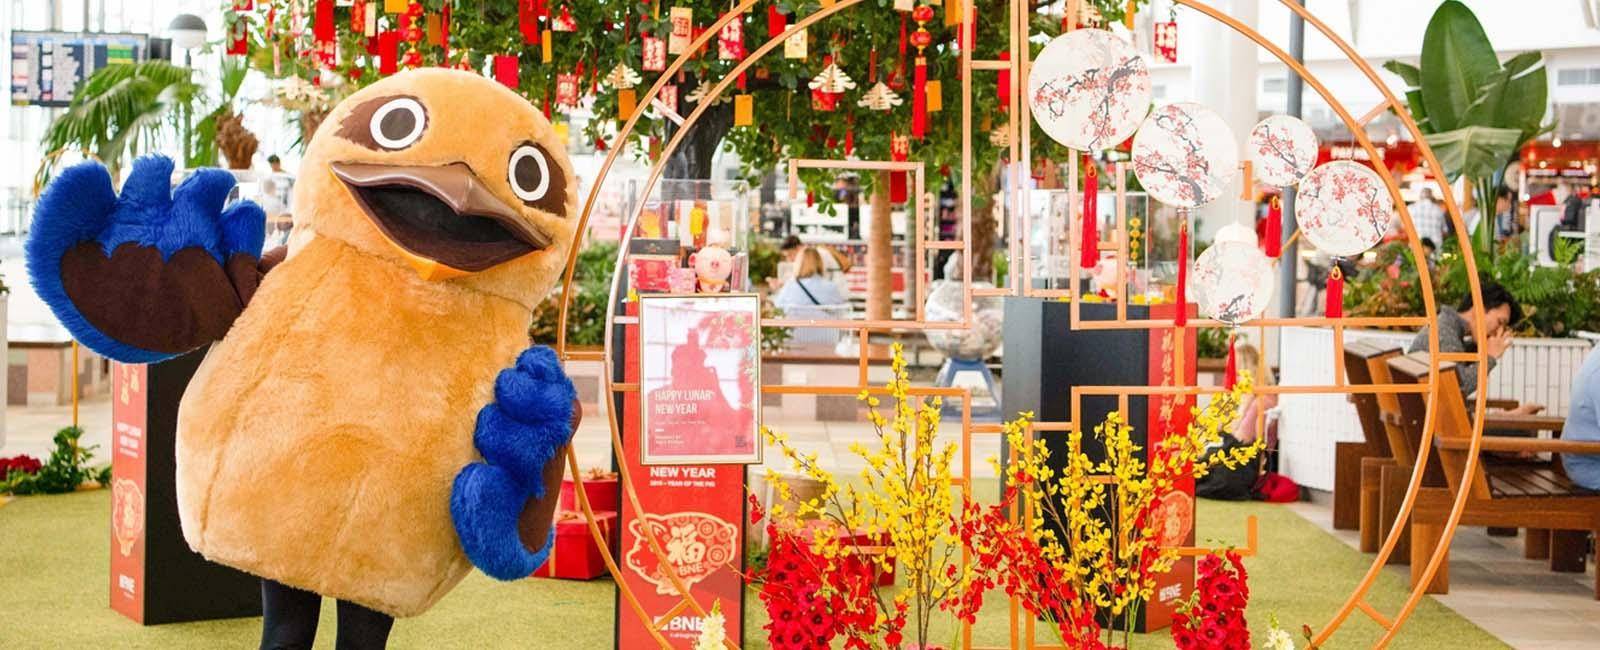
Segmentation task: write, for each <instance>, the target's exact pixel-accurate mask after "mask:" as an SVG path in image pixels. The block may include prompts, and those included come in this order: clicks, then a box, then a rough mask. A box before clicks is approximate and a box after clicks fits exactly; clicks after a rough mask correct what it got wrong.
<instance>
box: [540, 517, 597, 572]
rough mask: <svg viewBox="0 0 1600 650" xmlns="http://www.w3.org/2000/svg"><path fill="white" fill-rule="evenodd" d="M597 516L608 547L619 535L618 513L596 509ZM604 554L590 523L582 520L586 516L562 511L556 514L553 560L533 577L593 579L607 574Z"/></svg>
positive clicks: (547, 561) (551, 554)
mask: <svg viewBox="0 0 1600 650" xmlns="http://www.w3.org/2000/svg"><path fill="white" fill-rule="evenodd" d="M594 517H595V523H596V524H598V525H599V526H600V533H601V535H603V536H605V538H606V546H610V545H611V544H612V542H613V541H614V539H615V535H616V529H617V525H616V524H617V513H616V512H615V511H607V512H601V511H599V510H596V511H595V513H594ZM604 552H605V551H604V550H602V549H601V548H600V547H599V546H598V545H596V544H595V543H594V536H593V535H591V534H589V521H588V520H586V519H584V518H583V513H581V512H562V513H560V514H557V515H556V540H555V546H553V547H551V549H550V559H548V560H546V561H545V563H544V565H543V566H541V567H539V568H537V569H534V571H533V576H532V577H534V578H563V579H566V580H593V579H595V578H598V577H600V576H603V575H605V573H606V562H605V559H604V558H603V556H602V555H601V554H602V553H604Z"/></svg>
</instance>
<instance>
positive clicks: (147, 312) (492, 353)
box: [27, 69, 578, 648]
mask: <svg viewBox="0 0 1600 650" xmlns="http://www.w3.org/2000/svg"><path fill="white" fill-rule="evenodd" d="M171 183H172V162H171V161H169V160H167V159H165V158H160V157H146V158H141V159H139V160H137V161H136V162H135V163H134V166H133V170H132V172H131V173H130V175H129V177H128V179H127V182H126V183H125V184H124V185H123V187H122V191H121V194H120V195H119V194H117V193H116V192H115V190H114V189H113V186H112V179H111V178H110V177H109V175H108V174H107V172H106V170H105V168H104V167H102V166H100V165H99V164H97V163H86V164H82V165H78V166H76V167H73V168H70V169H68V170H66V171H65V172H64V173H62V174H61V175H60V177H59V178H57V179H56V180H55V182H54V183H52V184H51V185H50V186H49V187H48V188H47V189H46V191H45V193H44V195H43V197H41V199H40V201H39V204H38V209H37V210H36V213H35V221H34V224H33V231H32V235H31V236H30V239H29V241H28V243H27V255H28V268H29V271H30V274H31V276H32V281H33V284H34V286H35V288H36V290H37V291H38V293H39V295H40V296H41V297H42V298H43V299H44V300H45V301H46V302H47V303H48V304H49V305H50V307H51V308H52V309H53V310H54V311H55V313H56V315H57V316H58V317H59V318H60V319H61V321H62V322H63V323H64V324H65V325H66V326H67V327H68V328H69V329H70V330H71V331H72V333H73V334H74V335H75V336H76V337H77V338H78V340H80V341H82V342H83V343H84V344H85V345H88V346H89V347H90V348H92V349H94V350H96V351H98V352H100V353H102V354H104V355H106V356H108V357H111V358H113V359H116V360H119V361H124V362H129V363H154V362H158V361H161V360H163V359H167V358H170V357H173V356H176V355H179V354H183V353H185V352H189V351H192V350H195V349H198V348H200V347H203V346H205V345H208V344H209V345H211V348H210V351H209V352H208V353H207V355H206V357H205V360H204V362H203V363H202V364H201V366H200V368H199V370H198V372H197V373H196V374H195V376H194V379H193V381H191V382H190V384H189V387H188V390H187V392H186V393H185V394H184V396H183V401H182V404H181V407H180V410H179V416H178V431H177V495H178V506H179V511H180V514H181V516H182V520H183V533H184V537H185V538H186V539H187V540H188V542H189V545H190V546H192V547H193V548H194V549H195V550H196V551H198V552H200V553H202V554H203V555H205V556H206V557H207V558H210V559H211V560H214V561H217V562H220V563H223V564H227V565H230V566H233V567H237V568H239V569H241V570H244V571H247V572H250V573H252V574H255V575H258V576H260V577H261V579H262V592H263V597H264V604H263V609H264V610H265V612H264V613H265V620H264V623H263V635H262V636H263V638H262V646H263V647H274V648H278V647H281V648H295V647H310V644H311V641H312V637H313V636H314V634H315V632H316V623H317V614H318V610H319V607H320V606H319V603H320V598H321V596H329V597H332V598H336V599H338V600H339V601H340V602H339V640H340V643H339V646H340V647H341V648H343V647H381V646H382V645H383V644H384V643H385V642H386V640H387V636H388V633H389V628H390V626H391V624H392V622H393V619H392V618H391V617H392V616H413V615H416V614H420V613H422V612H423V611H425V610H427V609H428V608H429V607H430V606H432V605H433V604H434V603H435V602H437V601H438V600H439V598H440V597H442V596H444V594H445V593H446V592H448V591H450V589H451V588H452V587H454V586H455V584H456V583H457V582H459V581H460V580H461V578H462V577H463V576H465V575H466V573H467V571H468V570H469V569H470V568H471V566H473V565H476V566H477V567H479V568H480V569H482V570H483V571H484V572H486V573H488V574H490V575H492V576H495V577H497V578H501V579H514V578H520V577H524V576H527V575H528V574H529V573H531V572H532V571H533V570H534V569H535V568H537V567H538V566H539V565H540V564H542V563H543V562H544V560H545V558H546V557H547V556H548V553H549V549H550V545H551V543H552V541H553V540H552V532H553V525H552V520H553V518H554V510H555V505H556V501H557V498H556V497H557V494H556V493H557V492H558V490H556V489H555V488H556V487H557V486H558V485H559V482H560V480H561V476H562V462H563V457H562V454H563V453H564V447H565V446H566V445H567V444H568V441H569V439H570V437H571V433H572V429H573V427H574V426H575V425H576V418H577V416H578V412H577V410H576V405H575V399H574V398H575V395H574V392H573V388H572V384H571V382H570V381H569V380H568V379H567V377H566V375H565V374H564V373H563V371H562V368H561V365H560V363H559V361H558V360H557V358H556V356H555V354H554V353H553V352H552V351H551V350H550V349H548V348H544V347H533V348H530V347H529V341H528V324H529V321H530V318H531V312H532V309H533V307H534V305H536V304H537V303H539V302H540V301H541V300H543V299H544V298H545V296H546V295H547V294H548V292H549V289H550V287H551V285H552V283H553V282H554V281H555V280H556V279H557V277H558V276H559V275H560V274H561V273H562V272H563V270H564V268H565V266H564V265H565V262H566V257H567V253H568V251H569V250H570V248H571V246H572V245H573V240H574V237H575V231H576V228H577V225H576V219H577V216H576V214H575V213H576V210H575V207H576V205H577V197H576V194H577V184H576V182H575V180H574V176H573V171H572V163H571V162H570V161H569V160H568V158H567V154H566V150H565V145H564V143H563V142H562V141H561V140H560V139H559V138H558V137H557V135H556V132H555V130H554V129H552V128H551V125H550V123H549V122H548V121H547V120H546V119H545V118H544V117H543V116H542V115H541V114H540V113H539V111H537V110H535V109H534V107H533V106H531V105H529V104H528V103H527V102H526V101H524V100H523V99H522V98H521V97H519V96H517V95H516V94H515V93H513V92H512V91H510V90H509V89H507V88H505V87H503V86H501V85H500V84H498V83H495V82H493V81H490V80H488V79H486V78H484V77H481V76H479V75H476V74H471V73H467V72H460V71H451V70H441V69H426V70H416V71H411V72H405V73H402V74H399V75H395V76H393V77H390V78H388V79H385V80H383V81H380V82H377V83H375V84H373V85H371V86H369V87H367V88H365V89H362V90H361V91H360V92H357V93H355V94H354V95H351V96H350V97H349V98H348V99H346V100H344V101H343V102H342V103H341V104H339V106H338V107H336V108H335V109H334V110H333V112H332V113H331V114H329V115H328V117H327V120H326V121H325V122H323V124H322V127H321V128H320V129H319V130H318V131H317V134H316V136H315V137H314V138H312V140H311V143H310V145H309V146H308V147H307V149H306V155H305V159H304V163H303V164H302V166H301V174H300V177H299V179H298V181H297V182H296V184H295V189H294V203H293V213H294V236H293V237H292V238H291V242H290V244H289V246H288V247H287V251H282V249H279V250H278V251H273V252H271V253H268V254H266V255H263V254H262V251H261V247H262V241H263V236H264V230H265V228H264V216H263V214H262V211H261V209H260V208H258V207H257V206H255V205H253V204H251V203H249V202H247V201H241V202H236V203H233V204H231V205H226V206H225V205H224V204H225V202H226V200H227V197H228V194H229V192H230V191H231V190H232V188H233V186H234V180H233V178H232V176H230V175H229V174H228V173H227V172H223V171H219V170H201V171H198V172H196V173H194V174H193V175H191V176H189V177H188V178H187V179H185V180H184V181H183V182H182V183H181V184H179V185H178V186H177V187H176V188H173V187H172V184H171ZM282 255H286V257H282ZM280 257H282V261H281V263H279V262H278V259H279V258H280ZM269 269H270V271H269Z"/></svg>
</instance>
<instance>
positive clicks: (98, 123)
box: [34, 60, 200, 192]
mask: <svg viewBox="0 0 1600 650" xmlns="http://www.w3.org/2000/svg"><path fill="white" fill-rule="evenodd" d="M199 95H200V86H199V84H196V83H195V81H194V78H193V73H192V71H190V70H189V69H188V68H185V67H182V66H178V65H173V64H172V63H171V62H168V61H160V60H156V61H144V62H141V63H130V64H116V65H109V66H106V67H104V68H101V69H100V70H98V71H96V72H95V73H94V74H93V75H91V76H90V77H89V78H88V79H87V80H85V81H84V84H83V86H82V87H80V88H79V89H78V91H77V93H76V94H74V95H73V97H72V103H71V104H70V105H69V106H68V107H67V110H66V111H65V112H63V113H62V114H61V115H60V116H59V117H57V118H56V120H55V121H54V122H52V123H51V124H50V128H49V130H47V131H46V132H45V135H44V141H43V144H44V150H45V151H46V152H47V153H46V154H45V157H44V160H43V161H41V162H40V164H39V169H38V171H37V172H36V173H35V174H34V191H35V192H38V191H39V190H40V189H41V188H43V187H44V185H45V183H47V182H49V181H50V178H51V176H53V175H54V174H55V171H56V169H57V168H58V167H59V165H60V164H62V162H63V158H65V157H66V156H67V154H71V153H79V154H81V155H82V156H83V157H85V158H93V159H95V160H99V161H100V162H101V163H104V164H105V166H106V167H107V168H109V169H110V170H111V176H112V178H117V177H118V174H117V172H118V170H119V169H120V168H121V166H122V162H123V161H124V160H126V159H131V158H134V157H137V156H138V155H139V154H140V153H143V152H145V151H148V150H150V149H152V148H154V147H155V145H156V144H157V143H158V141H159V139H160V138H161V137H162V136H163V134H165V133H172V132H176V131H177V130H178V125H179V124H180V123H181V120H182V119H183V118H184V116H185V115H187V114H190V113H192V111H193V108H194V105H195V102H196V101H197V100H198V98H199Z"/></svg>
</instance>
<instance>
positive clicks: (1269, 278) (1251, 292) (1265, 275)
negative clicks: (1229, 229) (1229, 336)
mask: <svg viewBox="0 0 1600 650" xmlns="http://www.w3.org/2000/svg"><path fill="white" fill-rule="evenodd" d="M1276 285H1277V275H1276V274H1275V273H1274V272H1273V268H1272V260H1271V259H1268V258H1267V256H1266V255H1262V254H1261V251H1260V249H1257V248H1256V247H1255V245H1254V244H1252V243H1248V242H1241V241H1234V240H1229V241H1222V242H1217V243H1215V244H1212V245H1211V247H1210V248H1207V249H1206V251H1205V252H1204V253H1201V254H1200V258H1199V259H1196V260H1195V261H1194V275H1193V276H1191V284H1190V285H1189V286H1190V289H1189V299H1190V300H1193V301H1194V302H1195V304H1197V305H1199V306H1200V313H1201V314H1203V315H1205V316H1208V317H1211V318H1214V319H1216V320H1218V321H1220V322H1223V323H1227V324H1229V325H1238V324H1240V323H1244V322H1246V321H1250V320H1253V319H1256V318H1260V317H1261V315H1262V314H1263V313H1266V311H1267V305H1268V304H1269V303H1271V302H1272V294H1273V292H1274V290H1275V289H1276Z"/></svg>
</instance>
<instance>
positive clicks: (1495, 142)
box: [1383, 0, 1553, 255]
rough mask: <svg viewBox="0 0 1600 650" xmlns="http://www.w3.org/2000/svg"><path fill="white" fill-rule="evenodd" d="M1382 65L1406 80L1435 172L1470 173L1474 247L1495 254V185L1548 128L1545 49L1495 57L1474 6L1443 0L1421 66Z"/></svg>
mask: <svg viewBox="0 0 1600 650" xmlns="http://www.w3.org/2000/svg"><path fill="white" fill-rule="evenodd" d="M1383 67H1384V69H1386V70H1388V71H1390V72H1393V73H1394V74H1396V75H1399V76H1400V79H1401V80H1402V81H1404V82H1405V84H1406V86H1407V90H1406V104H1407V105H1408V107H1409V108H1410V110H1411V116H1412V117H1413V118H1414V119H1416V121H1417V126H1418V128H1420V129H1421V131H1422V133H1423V138H1424V139H1425V140H1426V141H1427V143H1428V146H1429V147H1432V148H1433V153H1434V155H1435V156H1437V157H1438V159H1439V165H1440V166H1441V167H1443V169H1439V170H1435V172H1436V173H1442V174H1444V177H1445V179H1446V180H1448V181H1451V182H1454V181H1455V180H1456V179H1458V178H1465V179H1467V186H1468V187H1470V188H1471V190H1472V192H1473V197H1474V201H1475V202H1476V203H1477V205H1478V213H1479V214H1480V215H1481V217H1480V218H1479V219H1478V225H1477V228H1476V229H1475V230H1474V231H1473V233H1472V241H1473V248H1474V249H1475V251H1476V252H1478V253H1479V254H1481V255H1492V254H1493V250H1494V247H1493V246H1491V245H1490V239H1491V236H1492V232H1493V230H1492V228H1493V223H1494V214H1493V213H1494V207H1495V205H1494V203H1495V198H1494V197H1495V188H1496V187H1498V186H1499V185H1500V184H1501V182H1502V179H1503V176H1504V174H1505V169H1506V166H1507V165H1509V164H1510V163H1511V161H1512V160H1513V159H1514V158H1515V157H1516V155H1517V152H1518V151H1520V150H1521V149H1522V146H1523V145H1524V144H1527V143H1528V142H1529V141H1531V140H1533V139H1534V138H1536V137H1539V135H1540V134H1542V133H1545V132H1547V131H1549V130H1550V129H1551V128H1553V124H1549V125H1547V124H1545V123H1544V116H1545V112H1546V108H1547V102H1546V99H1547V95H1548V92H1549V88H1548V85H1547V82H1546V76H1545V67H1544V56H1543V54H1542V53H1540V52H1524V53H1522V54H1518V55H1516V56H1514V57H1511V58H1510V59H1507V60H1505V61H1504V62H1502V61H1500V59H1499V57H1497V56H1496V55H1495V52H1494V46H1493V45H1492V44H1490V43H1489V36H1488V35H1487V34H1485V33H1484V31H1483V25H1482V24H1480V23H1479V22H1478V18H1477V16H1475V15H1473V13H1472V10H1471V9H1468V8H1467V6H1466V5H1464V4H1462V3H1461V2H1459V1H1458V0H1447V1H1446V2H1445V3H1443V4H1441V5H1439V8H1438V10H1436V11H1434V13H1433V18H1431V19H1430V20H1429V21H1428V28H1427V31H1426V32H1425V33H1424V34H1423V39H1422V61H1421V65H1420V66H1415V65H1411V64H1409V63H1405V62H1401V61H1389V62H1387V63H1384V64H1383Z"/></svg>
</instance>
